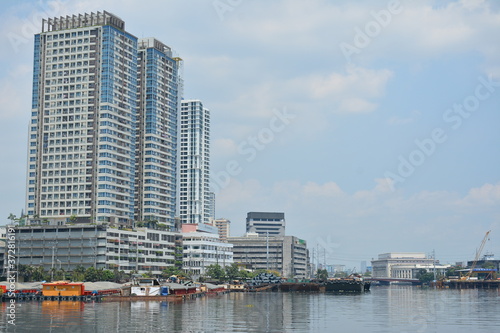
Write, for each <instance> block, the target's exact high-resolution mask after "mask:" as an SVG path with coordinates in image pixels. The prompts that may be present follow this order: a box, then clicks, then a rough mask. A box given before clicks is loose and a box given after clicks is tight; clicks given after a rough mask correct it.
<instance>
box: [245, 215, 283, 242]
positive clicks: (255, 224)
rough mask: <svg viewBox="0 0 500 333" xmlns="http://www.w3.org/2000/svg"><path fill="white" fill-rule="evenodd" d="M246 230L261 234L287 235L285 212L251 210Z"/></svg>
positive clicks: (270, 235) (271, 235) (272, 235)
mask: <svg viewBox="0 0 500 333" xmlns="http://www.w3.org/2000/svg"><path fill="white" fill-rule="evenodd" d="M246 231H247V232H250V233H257V234H258V235H259V236H269V237H277V236H285V213H272V212H249V213H247V220H246Z"/></svg>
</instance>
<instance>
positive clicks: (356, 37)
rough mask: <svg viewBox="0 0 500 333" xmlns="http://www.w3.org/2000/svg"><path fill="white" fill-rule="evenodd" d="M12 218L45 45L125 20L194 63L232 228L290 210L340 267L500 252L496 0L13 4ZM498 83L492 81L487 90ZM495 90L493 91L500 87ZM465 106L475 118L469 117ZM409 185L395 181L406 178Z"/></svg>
mask: <svg viewBox="0 0 500 333" xmlns="http://www.w3.org/2000/svg"><path fill="white" fill-rule="evenodd" d="M0 9H1V11H0V13H1V14H0V16H1V17H0V27H1V31H2V33H1V34H0V38H1V42H2V45H4V47H2V49H1V50H0V57H1V62H0V120H1V121H0V126H1V130H0V135H1V136H2V138H1V140H0V145H2V148H1V154H2V155H3V156H2V162H1V164H0V168H1V172H0V177H1V183H2V185H3V187H2V188H3V192H2V200H1V202H0V214H4V217H5V218H6V217H7V216H8V215H9V213H11V212H13V213H16V214H18V213H19V212H20V211H21V209H23V207H24V187H25V173H26V139H27V128H28V127H27V126H28V119H29V113H30V99H31V81H32V77H31V75H32V61H33V55H32V53H33V34H34V33H36V32H39V30H40V29H41V19H42V18H47V17H54V16H62V15H71V14H77V13H84V12H91V11H97V10H107V11H109V12H111V13H114V14H115V15H117V16H119V17H121V18H122V19H123V20H124V21H125V27H126V30H128V31H129V32H131V33H132V34H134V35H136V36H137V37H150V36H154V37H156V38H158V39H159V40H161V41H163V42H164V43H165V44H167V45H169V46H171V47H172V48H173V49H174V50H175V52H176V54H177V55H178V56H180V57H182V58H183V59H184V97H185V98H188V99H193V98H195V99H201V100H202V101H203V102H204V104H205V106H206V107H208V108H209V109H210V110H211V112H212V113H211V116H212V128H211V130H212V175H213V178H214V181H213V183H214V185H215V186H214V188H215V190H216V192H217V203H216V212H217V216H218V217H226V218H229V219H230V220H231V221H232V234H233V235H241V234H243V233H244V220H245V217H246V213H247V212H249V211H280V212H285V216H286V221H287V233H288V234H290V235H296V236H299V237H301V238H304V239H306V240H307V241H308V243H309V244H310V246H311V247H314V248H318V249H320V252H321V253H322V256H321V257H322V260H321V261H324V260H323V257H325V258H326V261H327V263H329V264H345V265H346V266H347V267H354V266H359V262H360V261H362V260H370V259H371V258H375V257H376V256H377V255H378V254H379V253H384V252H390V251H393V252H396V251H397V252H405V251H406V252H413V251H418V252H426V253H431V252H432V250H435V251H436V255H437V258H438V259H440V260H441V261H442V262H450V263H453V262H455V261H463V260H471V259H473V257H474V254H475V250H476V248H478V247H479V245H480V242H481V240H482V238H483V236H484V234H485V233H486V231H488V230H492V233H491V235H490V240H489V241H488V243H487V244H486V246H485V251H490V252H493V253H495V254H496V255H497V256H500V244H499V241H498V240H499V239H500V223H499V222H500V172H499V165H498V164H499V155H498V153H499V147H500V131H499V130H498V127H499V124H500V122H499V121H500V113H499V111H500V110H499V106H500V63H499V59H500V44H499V43H498V31H499V30H500V6H499V5H498V4H497V3H496V2H495V1H481V0H463V1H437V0H436V1H431V0H424V1H404V0H401V1H376V2H374V1H357V2H355V3H352V2H351V1H335V2H333V1H326V0H312V1H307V2H306V1H299V0H286V1H285V0H281V1H272V2H269V1H263V0H262V1H260V0H253V1H248V0H231V1H229V0H220V1H219V0H215V1H214V0H208V1H203V0H200V1H189V2H187V1H161V2H160V1H149V0H143V1H141V2H140V6H138V3H137V1H132V0H128V1H127V0H125V1H123V0H122V1H118V0H116V1H115V0H107V1H102V0H101V1H97V0H84V1H67V0H60V1H2V2H1V3H0ZM485 82H486V83H485ZM488 82H489V83H488ZM459 110H461V111H459ZM390 178H392V179H390Z"/></svg>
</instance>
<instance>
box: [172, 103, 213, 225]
mask: <svg viewBox="0 0 500 333" xmlns="http://www.w3.org/2000/svg"><path fill="white" fill-rule="evenodd" d="M179 152H180V159H179V163H180V164H179V175H180V178H179V216H180V218H181V220H182V223H190V224H193V223H194V224H201V223H205V224H207V223H211V218H213V217H212V216H211V215H212V213H211V207H212V205H213V202H212V192H210V111H209V110H208V109H206V108H205V107H204V106H203V103H202V102H201V101H199V100H186V101H182V102H181V116H180V146H179Z"/></svg>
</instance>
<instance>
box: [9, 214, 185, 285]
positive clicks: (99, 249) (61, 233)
mask: <svg viewBox="0 0 500 333" xmlns="http://www.w3.org/2000/svg"><path fill="white" fill-rule="evenodd" d="M181 248H182V240H181V235H180V234H179V233H176V232H171V231H164V230H154V229H147V228H137V229H136V230H130V229H129V230H125V229H117V228H111V227H109V226H104V225H102V224H101V225H88V224H80V225H64V226H50V225H49V226H47V225H43V226H28V227H16V249H18V254H17V258H16V259H17V261H18V262H17V264H21V265H32V266H42V267H43V268H44V270H45V271H49V270H50V269H52V268H55V269H64V270H65V271H72V270H74V269H75V268H76V267H78V266H82V267H84V268H89V267H94V268H97V269H99V268H102V269H110V270H114V269H117V270H119V271H121V270H123V271H125V272H126V273H131V272H134V271H137V272H138V273H139V274H143V273H148V272H150V273H152V274H155V275H159V274H161V272H162V271H163V270H164V269H167V268H168V267H172V266H175V265H176V260H178V259H177V258H179V259H180V258H181V257H182V250H181ZM180 265H181V264H180V263H177V267H179V268H180Z"/></svg>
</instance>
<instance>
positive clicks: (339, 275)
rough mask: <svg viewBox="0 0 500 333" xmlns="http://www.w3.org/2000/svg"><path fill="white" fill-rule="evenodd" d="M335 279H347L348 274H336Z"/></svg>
mask: <svg viewBox="0 0 500 333" xmlns="http://www.w3.org/2000/svg"><path fill="white" fill-rule="evenodd" d="M334 277H336V278H345V277H347V273H346V272H337V273H335V275H334Z"/></svg>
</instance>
